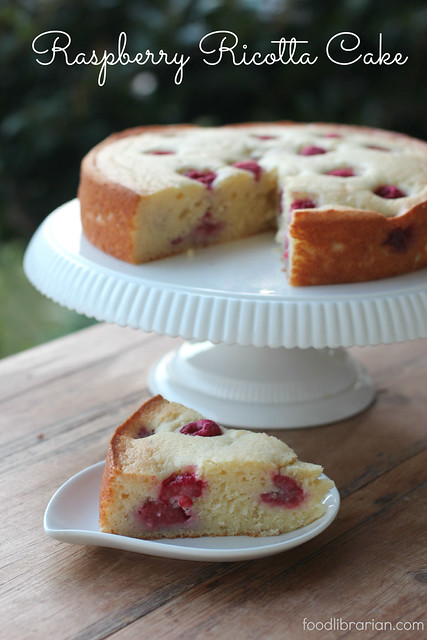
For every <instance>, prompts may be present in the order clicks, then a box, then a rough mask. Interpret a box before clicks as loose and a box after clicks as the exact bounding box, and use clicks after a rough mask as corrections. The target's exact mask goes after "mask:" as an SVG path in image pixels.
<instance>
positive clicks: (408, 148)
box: [94, 123, 427, 217]
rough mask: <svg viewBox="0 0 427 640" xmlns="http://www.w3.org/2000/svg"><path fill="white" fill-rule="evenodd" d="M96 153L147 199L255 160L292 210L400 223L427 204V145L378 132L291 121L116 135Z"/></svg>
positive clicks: (105, 168) (229, 174) (220, 177)
mask: <svg viewBox="0 0 427 640" xmlns="http://www.w3.org/2000/svg"><path fill="white" fill-rule="evenodd" d="M94 152H95V156H94V158H95V159H94V162H95V166H96V169H97V170H99V171H101V172H102V174H103V175H104V176H106V177H107V178H108V179H109V180H111V181H113V182H117V183H119V184H121V185H123V186H125V187H127V188H129V189H132V190H134V191H136V192H138V193H140V194H141V195H149V194H151V193H154V192H156V191H158V190H161V189H164V188H177V189H179V188H182V187H183V186H185V185H189V184H192V185H193V186H195V187H197V188H199V189H200V190H202V189H205V188H206V184H203V182H197V183H195V180H194V179H193V178H192V177H191V176H192V172H199V173H200V172H202V173H203V172H211V174H212V176H213V183H212V186H213V188H215V186H217V185H219V184H220V183H221V181H224V180H230V179H233V176H235V175H236V174H237V173H238V172H241V171H245V170H247V169H246V168H245V163H248V162H249V163H252V165H254V166H255V165H256V166H257V167H259V170H260V171H261V172H269V173H271V174H274V176H275V177H276V180H277V183H278V188H279V189H281V190H283V191H284V192H285V194H286V197H287V198H288V203H287V206H290V202H289V198H293V199H294V200H295V199H298V198H300V199H302V200H307V199H309V200H310V201H312V202H313V203H314V205H315V206H316V208H324V207H328V206H331V205H333V206H335V207H338V208H339V207H343V208H352V209H363V210H369V211H377V212H379V213H381V214H383V215H385V216H387V217H394V216H398V215H401V214H403V213H405V212H406V211H407V210H408V209H410V208H412V207H413V206H415V205H416V204H418V203H420V202H423V201H425V200H426V199H427V144H426V143H424V142H421V141H419V140H416V139H413V138H409V137H408V136H404V135H402V134H396V133H392V132H387V131H383V130H379V129H369V128H364V127H353V126H348V125H334V124H305V125H302V124H292V123H289V124H286V123H283V124H281V123H276V124H275V123H272V124H256V123H255V124H247V125H239V126H224V127H218V128H216V127H197V126H188V127H174V126H170V127H163V128H153V129H150V128H147V129H144V128H142V129H137V130H134V131H132V130H130V131H129V132H125V135H120V136H117V137H114V136H113V137H112V138H110V139H108V140H107V141H106V142H104V143H103V144H101V145H99V146H98V147H96V148H95V150H94ZM236 163H237V164H240V163H243V167H239V166H235V165H236ZM254 179H255V178H254Z"/></svg>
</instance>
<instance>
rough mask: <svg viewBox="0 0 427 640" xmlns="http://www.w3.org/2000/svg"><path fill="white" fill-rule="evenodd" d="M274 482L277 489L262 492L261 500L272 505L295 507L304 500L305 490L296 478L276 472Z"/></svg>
mask: <svg viewBox="0 0 427 640" xmlns="http://www.w3.org/2000/svg"><path fill="white" fill-rule="evenodd" d="M273 483H274V485H275V486H276V487H277V491H269V492H268V493H262V494H261V500H262V501H263V502H265V503H267V504H270V505H271V506H277V507H285V508H286V509H295V508H296V507H298V506H299V505H300V504H301V502H302V501H303V500H304V490H303V488H302V487H301V486H300V485H299V484H298V482H297V481H296V480H294V478H291V477H290V476H283V475H281V474H280V473H275V474H274V476H273Z"/></svg>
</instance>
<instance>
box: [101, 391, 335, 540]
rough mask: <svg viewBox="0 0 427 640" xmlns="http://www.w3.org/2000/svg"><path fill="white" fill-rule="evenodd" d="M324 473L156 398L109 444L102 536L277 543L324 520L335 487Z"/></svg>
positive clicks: (272, 442) (274, 443)
mask: <svg viewBox="0 0 427 640" xmlns="http://www.w3.org/2000/svg"><path fill="white" fill-rule="evenodd" d="M321 472H322V468H321V467H320V466H318V465H314V464H309V463H306V462H301V461H300V460H298V458H297V457H296V455H295V453H294V452H293V451H292V449H290V448H289V447H288V446H287V445H286V444H284V443H283V442H282V441H281V440H279V439H277V438H274V437H272V436H268V435H267V434H265V433H255V432H250V431H245V430H240V429H226V428H225V427H222V426H219V425H218V424H217V423H216V422H213V421H212V420H207V419H205V418H202V416H201V415H200V414H199V413H196V412H195V411H193V410H192V409H188V408H186V407H184V406H182V405H180V404H177V403H173V402H168V401H167V400H165V399H164V398H162V397H161V396H156V397H154V398H151V400H149V401H148V402H146V403H145V404H144V405H143V406H142V407H140V409H138V411H136V413H135V414H134V415H132V416H131V417H130V418H129V419H128V420H127V421H126V422H125V423H124V424H123V425H121V426H120V427H118V428H117V430H116V432H115V434H114V436H113V438H112V440H111V444H110V448H109V451H108V454H107V462H106V466H105V470H104V475H103V480H102V486H101V494H100V527H101V530H102V531H104V532H107V533H115V534H120V535H125V536H131V537H137V538H165V537H166V538H176V537H196V536H197V537H198V536H224V535H251V536H270V535H277V534H280V533H284V532H286V531H291V530H294V529H297V528H299V527H302V526H304V525H306V524H309V523H310V522H312V521H313V520H315V519H317V518H319V517H320V516H322V515H323V514H324V513H325V511H326V506H325V504H324V503H323V502H322V500H323V498H324V497H325V494H326V493H327V492H328V490H329V489H330V488H331V487H332V486H333V482H332V481H331V480H329V479H328V478H326V477H320V475H321Z"/></svg>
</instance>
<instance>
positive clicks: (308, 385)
mask: <svg viewBox="0 0 427 640" xmlns="http://www.w3.org/2000/svg"><path fill="white" fill-rule="evenodd" d="M24 269H25V272H26V274H27V277H28V278H29V280H30V281H31V282H32V283H33V284H34V286H35V287H37V288H38V289H39V290H40V291H41V292H42V293H43V294H45V295H46V296H48V297H50V298H52V299H53V300H55V301H56V302H58V303H59V304H62V305H64V306H67V307H69V308H71V309H74V310H76V311H77V312H79V313H84V314H86V315H88V316H90V317H94V318H96V319H98V320H105V321H107V322H114V323H117V324H119V325H123V326H130V327H133V328H139V329H143V330H144V331H155V332H157V333H160V334H167V335H170V336H173V337H174V336H181V337H182V338H184V339H185V340H187V341H188V342H185V343H184V344H183V345H182V346H181V347H180V348H178V349H177V350H175V351H173V352H172V353H169V354H167V355H166V356H165V357H163V358H162V359H161V360H160V362H158V363H157V364H156V365H155V366H154V368H153V369H152V371H151V373H150V377H149V386H150V389H151V390H152V391H153V393H161V394H162V395H164V396H165V397H166V398H168V399H169V400H174V401H178V402H182V403H184V404H187V405H189V406H192V407H193V408H194V409H196V410H198V411H200V412H201V413H204V414H206V415H209V417H210V418H212V419H214V420H217V421H218V422H221V423H222V424H224V425H228V426H238V427H249V428H263V429H269V428H270V429H276V428H301V427H309V426H315V425H320V424H325V423H329V422H334V421H337V420H342V419H344V418H346V417H349V416H352V415H355V414H357V413H359V412H361V411H363V410H364V409H366V407H368V406H369V405H370V404H371V403H372V402H373V400H374V398H375V389H374V386H373V383H372V380H371V378H370V376H369V374H368V373H367V372H366V371H365V370H364V368H363V367H362V365H361V364H360V363H359V362H358V361H356V360H355V359H353V358H351V357H350V356H349V354H348V353H347V351H346V350H345V348H346V347H350V346H353V345H359V346H365V345H375V344H380V343H386V344H387V343H392V342H396V341H397V342H400V341H404V340H410V339H415V338H420V337H427V271H426V270H425V269H424V270H422V271H418V272H416V273H412V274H408V275H405V276H399V277H396V278H391V279H387V280H381V281H376V282H370V283H361V284H351V285H334V286H325V287H303V288H295V287H290V286H289V285H288V284H287V282H286V278H285V275H284V273H283V272H282V270H281V261H280V255H279V251H278V249H277V247H276V246H275V244H274V240H273V235H272V234H270V233H265V234H262V235H260V236H256V237H253V238H247V239H245V240H240V241H236V242H232V243H229V244H225V245H219V246H215V247H210V248H207V249H203V250H200V251H197V252H196V253H195V254H194V253H192V254H183V255H180V256H175V257H171V258H167V259H164V260H159V261H156V262H153V263H149V264H145V265H129V264H127V263H124V262H121V261H119V260H116V259H115V258H112V257H111V256H108V255H106V254H104V253H103V252H101V251H99V250H98V249H96V248H95V247H93V246H92V245H91V244H90V243H88V242H87V241H86V239H85V238H84V237H83V235H82V229H81V224H80V211H79V203H78V201H77V200H73V201H71V202H69V203H67V204H65V205H63V206H62V207H59V209H57V210H55V211H54V212H53V213H52V214H50V216H48V218H46V220H45V221H44V223H43V224H42V225H41V226H40V227H39V229H38V230H37V232H36V233H35V234H34V236H33V238H32V240H31V242H30V244H29V246H28V248H27V251H26V254H25V259H24Z"/></svg>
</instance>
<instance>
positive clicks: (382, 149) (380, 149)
mask: <svg viewBox="0 0 427 640" xmlns="http://www.w3.org/2000/svg"><path fill="white" fill-rule="evenodd" d="M365 147H366V149H374V150H375V151H390V149H387V147H380V146H379V145H377V144H366V145H365Z"/></svg>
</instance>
